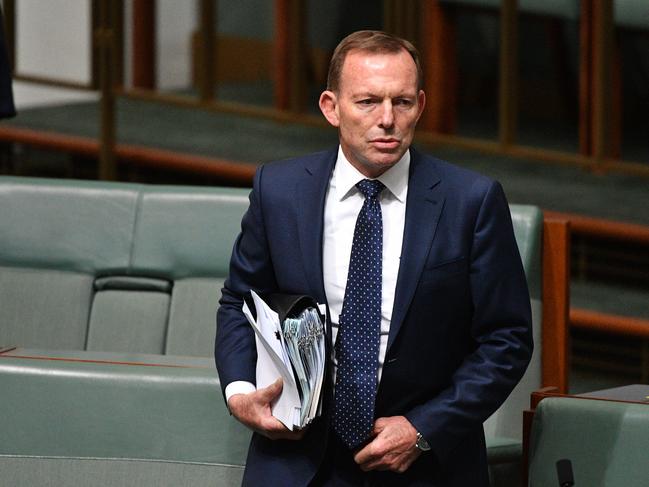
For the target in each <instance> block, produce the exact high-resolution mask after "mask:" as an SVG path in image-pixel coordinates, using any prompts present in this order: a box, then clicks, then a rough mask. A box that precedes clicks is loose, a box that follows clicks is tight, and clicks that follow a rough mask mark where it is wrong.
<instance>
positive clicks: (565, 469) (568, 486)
mask: <svg viewBox="0 0 649 487" xmlns="http://www.w3.org/2000/svg"><path fill="white" fill-rule="evenodd" d="M557 477H558V478H559V487H572V486H573V485H575V479H574V477H573V475H572V463H571V462H570V460H568V459H567V458H563V459H561V460H559V461H558V462H557Z"/></svg>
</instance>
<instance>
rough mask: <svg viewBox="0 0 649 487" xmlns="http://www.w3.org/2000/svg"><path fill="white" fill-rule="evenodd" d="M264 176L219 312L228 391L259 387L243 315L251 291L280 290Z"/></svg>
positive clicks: (222, 372)
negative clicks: (240, 384) (232, 386)
mask: <svg viewBox="0 0 649 487" xmlns="http://www.w3.org/2000/svg"><path fill="white" fill-rule="evenodd" d="M262 175H263V166H262V167H260V168H259V169H258V170H257V172H256V174H255V177H254V181H253V189H252V192H251V193H250V197H249V198H250V206H249V208H248V210H247V211H246V213H245V215H244V216H243V219H242V221H241V233H240V234H239V236H238V237H237V239H236V241H235V243H234V248H233V251H232V258H231V261H230V274H229V277H228V279H227V280H226V281H225V285H224V288H223V290H222V297H221V300H220V301H219V304H220V307H219V310H218V312H217V319H216V321H217V327H216V340H215V350H214V356H215V360H216V367H217V370H218V373H219V380H220V382H221V387H222V389H224V390H225V387H226V386H227V385H228V384H229V383H231V382H234V381H237V380H243V381H247V382H251V383H253V384H254V383H256V379H255V366H256V362H257V351H256V347H255V337H254V332H253V330H252V328H251V327H250V325H249V324H248V321H247V319H246V318H245V316H244V315H243V312H242V311H241V307H242V305H243V296H244V294H246V293H247V292H249V291H250V290H251V289H254V290H256V291H257V292H261V293H268V292H272V291H274V290H276V288H277V285H276V280H275V275H274V271H273V266H272V262H271V259H270V252H269V251H268V242H267V239H266V229H265V228H264V219H263V216H262V205H261V197H262V196H261V180H262V177H263V176H262Z"/></svg>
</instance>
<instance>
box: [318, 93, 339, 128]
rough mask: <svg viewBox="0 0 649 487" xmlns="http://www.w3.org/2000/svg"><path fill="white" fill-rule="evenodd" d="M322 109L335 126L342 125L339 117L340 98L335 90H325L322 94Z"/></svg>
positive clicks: (320, 103)
mask: <svg viewBox="0 0 649 487" xmlns="http://www.w3.org/2000/svg"><path fill="white" fill-rule="evenodd" d="M319 105H320V111H321V112H322V114H323V115H324V116H325V118H326V119H327V121H328V122H329V123H330V124H331V125H333V126H334V127H338V126H339V125H340V119H339V117H338V98H337V97H336V94H335V93H334V92H333V91H329V90H325V91H323V92H322V94H321V95H320V102H319Z"/></svg>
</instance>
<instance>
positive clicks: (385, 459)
mask: <svg viewBox="0 0 649 487" xmlns="http://www.w3.org/2000/svg"><path fill="white" fill-rule="evenodd" d="M372 434H373V435H374V438H373V439H372V441H370V442H369V443H368V444H367V445H366V446H365V447H364V448H363V449H361V450H360V451H358V452H357V453H356V455H354V460H355V461H356V463H358V465H360V467H361V469H362V470H364V471H366V472H367V471H368V470H392V471H393V472H399V473H403V472H405V471H406V470H408V467H410V465H412V463H413V462H414V461H415V460H416V459H417V458H418V457H419V455H420V454H421V451H420V450H419V449H418V448H417V447H416V446H415V443H416V442H417V430H416V429H415V428H414V426H413V425H412V424H411V423H410V421H408V420H407V419H406V418H405V417H403V416H392V417H389V418H379V419H377V420H376V421H375V422H374V428H373V429H372Z"/></svg>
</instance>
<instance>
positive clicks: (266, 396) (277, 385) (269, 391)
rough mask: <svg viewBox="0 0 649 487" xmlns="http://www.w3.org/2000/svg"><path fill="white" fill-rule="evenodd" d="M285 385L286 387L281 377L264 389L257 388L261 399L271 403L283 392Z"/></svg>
mask: <svg viewBox="0 0 649 487" xmlns="http://www.w3.org/2000/svg"><path fill="white" fill-rule="evenodd" d="M283 387H284V383H283V382H282V378H281V377H280V378H279V379H277V380H276V381H275V382H273V383H272V384H271V385H269V386H268V387H264V388H263V389H258V390H257V392H258V393H259V399H261V400H262V401H264V402H266V403H268V404H270V403H271V402H272V401H273V400H274V399H275V398H276V397H278V396H279V395H280V394H281V393H282V388H283Z"/></svg>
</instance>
